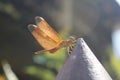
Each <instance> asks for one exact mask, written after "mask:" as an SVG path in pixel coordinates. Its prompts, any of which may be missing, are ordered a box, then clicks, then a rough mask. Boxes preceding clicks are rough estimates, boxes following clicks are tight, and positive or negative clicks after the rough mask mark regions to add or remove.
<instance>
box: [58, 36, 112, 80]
mask: <svg viewBox="0 0 120 80" xmlns="http://www.w3.org/2000/svg"><path fill="white" fill-rule="evenodd" d="M56 80H112V79H111V77H110V76H109V74H108V73H107V72H106V70H105V69H104V67H103V66H102V65H101V63H100V62H99V61H98V59H97V58H96V57H95V55H94V54H93V52H92V51H91V50H90V49H89V47H88V46H87V44H86V43H85V42H84V40H83V39H82V38H79V39H78V40H77V44H76V47H75V48H74V50H73V53H72V54H71V56H70V57H69V58H68V60H67V61H66V63H65V64H64V65H63V67H62V69H61V70H60V71H59V73H58V75H57V77H56Z"/></svg>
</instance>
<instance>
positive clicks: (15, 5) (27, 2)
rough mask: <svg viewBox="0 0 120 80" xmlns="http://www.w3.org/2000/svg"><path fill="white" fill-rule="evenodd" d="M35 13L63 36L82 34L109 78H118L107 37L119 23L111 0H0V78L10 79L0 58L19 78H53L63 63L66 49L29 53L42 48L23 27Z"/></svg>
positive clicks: (119, 16) (119, 62)
mask: <svg viewBox="0 0 120 80" xmlns="http://www.w3.org/2000/svg"><path fill="white" fill-rule="evenodd" d="M35 16H41V17H43V18H44V19H45V20H46V21H47V22H48V23H49V24H50V25H51V26H52V27H53V28H54V29H55V30H56V31H57V32H58V33H59V34H60V35H61V37H62V38H63V39H67V38H69V36H75V37H76V38H80V37H83V38H84V40H85V41H86V43H87V44H88V46H89V47H90V48H91V50H92V51H93V53H94V54H95V55H96V57H97V58H98V59H99V61H100V62H101V63H102V64H103V66H104V67H105V69H106V70H107V71H108V73H109V74H110V76H111V77H112V78H113V80H120V68H119V66H120V59H119V58H116V56H115V55H114V53H113V47H112V38H111V35H112V32H113V31H115V30H114V28H115V26H114V25H116V24H117V23H119V22H120V6H119V5H118V3H117V2H116V1H115V0H0V62H1V64H0V80H10V78H9V79H8V77H7V74H6V73H5V69H4V66H5V64H4V63H6V62H4V60H7V62H8V63H7V64H9V65H10V66H11V68H12V71H13V72H14V74H15V75H16V76H17V78H18V79H19V80H54V79H55V77H56V75H57V73H58V71H59V70H60V68H61V67H62V65H63V64H64V63H65V61H66V59H67V57H68V55H67V52H66V49H61V50H60V51H58V52H57V53H56V54H49V53H45V54H41V55H35V54H33V53H34V52H35V51H37V50H41V49H42V48H41V46H40V45H38V43H37V42H36V40H35V39H34V38H33V36H32V35H31V33H30V32H29V31H28V29H27V25H28V24H30V23H33V24H34V23H35V21H34V18H35ZM117 29H119V28H117ZM119 37H120V35H119ZM2 63H3V64H2ZM15 80H17V79H15Z"/></svg>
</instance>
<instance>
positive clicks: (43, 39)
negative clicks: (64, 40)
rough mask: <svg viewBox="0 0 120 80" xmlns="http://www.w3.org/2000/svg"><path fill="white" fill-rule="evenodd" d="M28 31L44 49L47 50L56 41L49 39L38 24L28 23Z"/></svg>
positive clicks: (53, 45)
mask: <svg viewBox="0 0 120 80" xmlns="http://www.w3.org/2000/svg"><path fill="white" fill-rule="evenodd" d="M28 29H29V31H30V32H31V33H32V35H33V36H34V37H35V39H36V40H37V41H38V43H39V44H40V45H41V46H42V47H43V48H45V50H49V49H52V48H54V47H55V45H56V42H55V41H54V40H53V39H51V37H49V36H48V35H47V34H46V33H45V32H43V31H42V30H41V29H40V28H38V26H36V25H33V24H30V25H28Z"/></svg>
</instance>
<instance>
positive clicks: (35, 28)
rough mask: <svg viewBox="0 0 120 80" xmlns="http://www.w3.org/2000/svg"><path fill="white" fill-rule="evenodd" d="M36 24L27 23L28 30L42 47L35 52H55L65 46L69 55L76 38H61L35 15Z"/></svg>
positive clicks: (43, 20) (44, 21)
mask: <svg viewBox="0 0 120 80" xmlns="http://www.w3.org/2000/svg"><path fill="white" fill-rule="evenodd" d="M35 22H36V25H34V24H29V25H28V30H29V31H30V32H31V33H32V35H33V37H34V38H35V39H36V40H37V42H38V43H39V44H40V45H41V46H42V47H43V48H44V50H39V51H37V52H35V54H40V53H44V52H49V53H55V52H56V51H58V50H59V49H61V48H65V47H67V51H68V54H69V55H70V54H71V52H72V49H73V47H74V45H75V42H76V38H75V37H70V38H69V39H67V40H63V39H62V38H61V37H60V35H59V34H58V33H57V32H56V31H55V30H54V29H53V28H52V27H51V26H50V25H49V24H48V23H47V22H46V20H45V19H43V18H42V17H40V16H36V17H35Z"/></svg>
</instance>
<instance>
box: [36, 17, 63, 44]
mask: <svg viewBox="0 0 120 80" xmlns="http://www.w3.org/2000/svg"><path fill="white" fill-rule="evenodd" d="M35 20H36V24H37V26H38V27H39V28H40V29H41V30H42V31H43V32H44V33H45V34H47V35H48V36H49V37H50V38H51V39H52V40H54V41H55V42H56V43H58V42H60V41H61V40H62V39H61V37H60V36H59V34H58V33H57V32H56V31H55V30H54V29H53V28H52V27H50V25H49V24H48V23H47V22H46V21H45V20H44V19H43V18H42V17H39V16H37V17H36V18H35Z"/></svg>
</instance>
